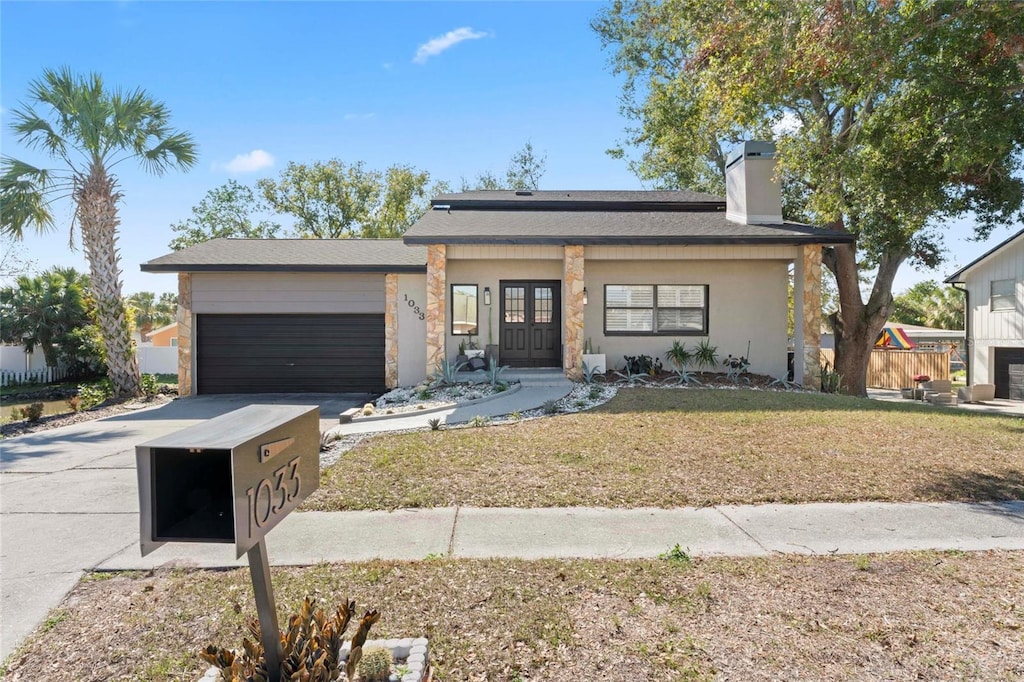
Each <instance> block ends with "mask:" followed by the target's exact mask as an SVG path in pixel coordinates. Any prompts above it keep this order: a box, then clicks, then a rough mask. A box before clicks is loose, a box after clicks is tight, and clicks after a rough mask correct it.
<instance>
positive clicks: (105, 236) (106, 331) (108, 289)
mask: <svg viewBox="0 0 1024 682" xmlns="http://www.w3.org/2000/svg"><path fill="white" fill-rule="evenodd" d="M75 185H76V186H75V191H74V200H75V204H76V210H77V215H78V221H79V226H80V228H81V230H82V246H83V248H84V250H85V257H86V259H87V260H88V261H89V274H90V287H91V289H92V295H93V298H94V299H95V301H96V316H97V318H98V322H99V326H100V331H101V332H102V336H103V346H104V349H105V350H106V355H107V376H108V377H110V383H111V384H113V387H114V398H115V399H117V400H127V399H128V398H133V397H135V396H137V395H139V394H140V393H141V392H142V390H141V386H140V382H139V364H138V361H137V360H136V358H135V349H134V348H133V347H132V336H131V330H130V329H129V327H128V316H127V315H126V313H125V308H124V300H123V299H122V298H121V270H120V267H119V265H120V264H119V255H118V252H117V226H118V225H119V224H120V222H121V221H120V218H118V216H117V202H118V200H119V199H120V198H121V195H120V193H119V192H117V191H116V183H115V182H114V179H113V178H111V177H110V176H109V175H108V174H107V169H106V168H105V167H104V166H103V164H101V163H94V164H93V165H92V167H91V168H90V169H89V175H88V176H87V177H84V178H83V177H78V178H76V183H75Z"/></svg>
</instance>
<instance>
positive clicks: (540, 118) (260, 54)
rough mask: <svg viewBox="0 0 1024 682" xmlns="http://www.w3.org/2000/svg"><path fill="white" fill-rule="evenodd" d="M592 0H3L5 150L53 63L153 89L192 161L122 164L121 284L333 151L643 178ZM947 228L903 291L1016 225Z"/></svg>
mask: <svg viewBox="0 0 1024 682" xmlns="http://www.w3.org/2000/svg"><path fill="white" fill-rule="evenodd" d="M602 6H603V4H602V3H598V2H582V1H580V2H497V3H485V2H440V3H435V2H416V3H399V2H374V3H371V2H260V3H252V2H141V1H139V2H104V3H86V2H75V3H58V2H10V1H6V2H3V4H2V6H0V107H2V111H0V123H2V124H3V132H2V136H0V144H2V148H3V153H4V154H8V155H12V156H16V157H18V158H23V159H25V160H27V161H30V162H37V163H40V164H44V159H43V158H41V157H38V156H34V155H33V154H32V153H30V152H28V151H26V150H25V149H24V148H22V147H20V146H18V145H17V143H16V141H15V140H14V138H13V137H12V136H11V134H10V133H9V131H8V129H7V124H8V122H9V120H10V119H9V116H8V113H9V111H10V109H11V108H12V107H14V106H16V105H17V104H18V103H19V102H20V101H21V100H22V98H23V97H24V95H25V93H26V92H27V86H28V83H29V81H30V80H32V79H34V78H37V77H38V76H39V75H40V74H41V72H42V70H43V69H44V68H48V67H49V68H58V67H61V66H65V65H66V66H70V67H71V68H72V69H73V70H75V71H77V72H83V73H84V72H92V71H95V72H99V73H101V74H102V75H103V77H104V79H105V80H106V82H107V84H108V85H111V86H124V87H130V88H134V87H142V88H144V89H145V90H147V91H148V92H149V93H150V94H151V95H152V96H153V97H155V98H156V99H158V100H161V101H163V102H165V103H166V104H167V105H168V107H169V109H170V110H171V112H172V114H173V118H172V122H173V124H174V125H175V126H176V127H178V128H181V129H184V130H187V131H189V132H191V133H192V134H193V135H194V136H195V138H196V140H197V142H198V144H199V151H200V158H199V163H198V165H197V166H196V167H195V168H194V169H193V170H192V171H191V172H189V173H180V172H174V173H170V174H168V175H166V176H164V177H161V178H155V177H152V176H148V175H145V174H144V173H141V172H139V171H137V170H136V169H134V168H131V167H129V166H128V165H123V166H122V167H120V168H119V169H118V171H119V177H120V180H121V186H122V191H123V192H124V195H125V198H124V202H123V205H122V211H121V219H122V225H121V238H120V247H121V256H122V267H123V270H124V274H123V277H124V285H125V286H124V291H125V293H126V294H130V293H133V292H135V291H140V290H150V291H157V292H163V291H174V290H175V289H176V278H175V277H173V276H172V275H154V274H146V273H141V272H140V271H139V264H140V263H141V262H144V261H146V260H149V259H152V258H155V257H157V256H160V255H163V254H164V253H167V251H168V249H167V243H168V242H169V241H170V240H171V238H172V236H173V233H172V232H171V229H170V225H171V224H173V223H175V222H178V221H181V220H184V219H186V218H187V217H188V216H189V215H190V209H191V207H192V206H194V205H195V204H196V203H198V201H199V200H200V199H201V198H202V197H203V195H204V194H205V193H206V192H207V191H208V190H210V189H212V188H214V187H216V186H218V185H220V184H222V183H224V182H225V181H227V180H228V179H229V178H235V179H237V180H239V181H241V182H245V183H252V182H255V180H257V179H259V178H261V177H268V176H274V175H276V174H277V173H278V172H279V171H280V170H281V169H282V168H283V167H284V166H285V165H286V164H287V162H288V161H299V162H310V161H315V160H320V159H330V158H339V159H341V160H342V161H344V162H346V163H355V162H357V161H363V162H365V163H366V165H367V166H368V167H370V168H376V169H380V170H383V169H384V168H386V167H387V166H390V165H393V164H399V163H400V164H410V165H412V166H415V167H417V168H420V169H423V170H427V171H429V172H430V174H431V176H432V177H433V178H434V179H438V180H448V181H449V182H452V183H455V184H457V183H458V181H459V179H460V178H461V177H466V178H472V177H475V176H476V175H477V174H479V173H480V172H482V171H491V172H494V173H496V174H499V175H500V174H502V173H503V172H504V169H505V166H506V165H507V162H508V159H509V157H510V156H511V155H512V154H513V153H514V152H515V151H517V150H518V149H520V148H521V147H522V146H523V144H524V143H525V142H527V141H529V142H531V143H532V144H533V146H534V149H535V150H536V151H537V152H539V153H541V154H543V155H545V156H546V158H547V171H546V173H545V175H544V177H543V179H542V182H541V186H542V188H544V189H643V186H642V185H641V184H640V182H639V181H638V180H637V179H636V178H635V177H633V176H632V174H630V173H629V171H628V169H627V168H626V164H625V162H624V161H617V160H613V159H611V158H609V157H608V156H607V155H606V154H605V150H606V149H608V148H609V147H612V146H615V145H616V144H617V143H618V142H619V141H620V140H621V139H622V137H623V132H624V129H625V128H626V127H627V126H628V125H629V122H628V121H627V120H626V119H624V118H623V117H622V116H621V115H620V113H619V102H618V100H619V96H620V94H621V80H620V79H618V78H616V77H614V76H613V75H612V74H611V72H610V71H609V69H608V57H609V54H608V53H607V52H604V51H602V50H601V44H600V41H599V39H598V37H597V36H596V34H594V32H593V31H592V30H591V29H590V27H589V22H590V20H591V19H592V18H593V17H594V16H595V15H596V14H597V13H598V12H599V11H600V9H601V8H602ZM69 221H70V209H69V208H64V209H62V210H61V211H58V226H59V228H58V230H57V232H55V233H53V234H51V235H47V236H37V235H34V234H32V235H28V236H26V239H25V243H24V255H25V256H27V257H28V258H31V259H34V260H35V261H37V264H38V266H39V267H40V268H46V267H48V266H50V265H58V264H59V265H73V266H75V267H78V268H79V269H81V270H83V271H87V267H86V265H85V261H84V258H83V257H82V255H81V253H80V252H71V251H69V249H68V246H67V243H68V238H67V236H68V229H67V226H68V223H69ZM969 232H970V225H969V222H967V221H961V222H960V223H958V224H957V225H956V226H954V227H952V228H951V229H950V232H949V237H948V238H947V246H949V247H950V250H951V254H950V263H949V264H948V265H947V266H944V267H943V268H942V269H941V270H940V271H939V272H926V273H918V272H915V271H913V270H912V269H910V268H909V267H907V266H904V269H903V271H902V272H901V274H900V275H899V276H898V277H897V282H896V290H897V291H899V290H902V289H905V288H907V287H909V286H910V285H912V284H913V283H914V282H916V281H919V280H921V279H928V278H940V279H941V277H943V276H945V275H946V274H948V273H950V272H952V271H953V270H954V269H955V268H954V267H953V264H954V263H959V264H963V263H966V262H969V261H970V260H972V259H973V258H975V257H976V256H978V255H980V254H981V253H983V252H984V251H985V250H986V249H987V248H988V247H989V246H991V245H992V244H994V243H996V242H997V241H999V240H1001V239H1003V238H1005V237H1006V236H1007V235H1008V234H1010V231H1009V230H1000V231H998V232H997V233H996V234H994V235H993V237H992V239H990V240H989V241H988V242H987V243H974V242H968V241H966V239H965V237H966V236H967V235H968V234H969Z"/></svg>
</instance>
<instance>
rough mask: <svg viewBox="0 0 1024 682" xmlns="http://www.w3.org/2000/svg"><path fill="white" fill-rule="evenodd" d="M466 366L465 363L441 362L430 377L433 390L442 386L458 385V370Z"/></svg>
mask: <svg viewBox="0 0 1024 682" xmlns="http://www.w3.org/2000/svg"><path fill="white" fill-rule="evenodd" d="M465 366H466V363H465V362H454V363H453V362H448V361H447V360H442V361H441V364H439V365H438V366H437V370H435V371H434V373H433V374H431V375H430V385H431V387H433V388H440V387H443V386H455V385H456V384H458V383H459V370H461V369H462V368H463V367H465Z"/></svg>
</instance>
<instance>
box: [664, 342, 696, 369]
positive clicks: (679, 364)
mask: <svg viewBox="0 0 1024 682" xmlns="http://www.w3.org/2000/svg"><path fill="white" fill-rule="evenodd" d="M665 359H666V360H668V361H669V362H671V363H672V364H673V365H675V366H676V368H677V369H680V370H683V369H686V366H687V365H689V364H690V363H691V362H693V351H692V350H689V349H688V348H687V347H686V344H685V343H679V341H673V342H672V347H671V348H669V349H668V350H667V351H665Z"/></svg>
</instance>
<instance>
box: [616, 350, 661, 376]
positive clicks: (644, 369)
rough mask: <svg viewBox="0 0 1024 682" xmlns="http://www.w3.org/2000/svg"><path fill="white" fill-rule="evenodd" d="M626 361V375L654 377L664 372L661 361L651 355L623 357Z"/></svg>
mask: <svg viewBox="0 0 1024 682" xmlns="http://www.w3.org/2000/svg"><path fill="white" fill-rule="evenodd" d="M622 357H623V358H625V360H626V374H646V375H648V376H654V375H655V374H657V373H658V372H660V371H662V369H663V368H662V365H661V360H658V359H656V358H652V357H651V356H650V355H623V356H622Z"/></svg>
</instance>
